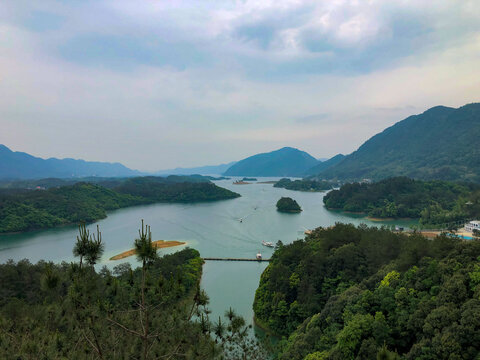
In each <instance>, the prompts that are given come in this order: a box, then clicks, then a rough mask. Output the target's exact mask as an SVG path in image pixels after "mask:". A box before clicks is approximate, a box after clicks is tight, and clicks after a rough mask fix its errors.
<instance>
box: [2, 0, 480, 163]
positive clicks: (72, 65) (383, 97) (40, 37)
mask: <svg viewBox="0 0 480 360" xmlns="http://www.w3.org/2000/svg"><path fill="white" fill-rule="evenodd" d="M479 54H480V10H479V9H478V6H476V4H475V1H469V0H465V1H462V2H458V1H442V2H439V3H436V4H435V6H432V4H431V2H427V1H421V0H420V1H408V0H402V1H389V2H385V1H379V0H378V1H377V0H370V1H354V0H351V1H347V0H328V1H327V0H324V1H313V0H312V1H297V0H295V1H294V0H291V1H283V0H282V1H267V0H262V1H250V0H248V1H239V2H207V1H196V2H188V1H187V2H177V1H159V2H151V1H140V2H135V3H132V2H130V1H82V2H68V1H53V0H44V1H41V2H34V3H32V2H29V1H22V0H18V1H12V2H3V3H0V127H1V129H2V130H3V131H1V132H0V143H5V144H6V145H8V146H10V147H12V148H14V149H17V150H24V151H29V152H32V153H34V154H37V155H42V156H45V157H49V156H57V157H62V156H69V157H83V158H86V159H91V160H104V161H121V162H123V163H125V164H126V165H128V166H130V167H133V168H141V169H152V170H154V169H159V168H171V167H177V166H195V165H203V164H205V163H215V162H218V163H222V162H229V161H231V160H236V159H239V158H242V157H244V156H248V155H251V154H252V153H255V152H258V151H269V150H272V149H274V148H275V147H281V146H287V145H288V146H297V147H300V148H302V149H305V150H307V151H309V152H311V153H312V155H314V156H316V157H328V156H331V155H335V154H336V153H338V152H343V153H349V152H351V151H353V150H355V148H356V147H357V146H358V145H360V144H361V143H362V142H363V141H364V140H366V138H368V137H369V136H371V135H373V134H375V133H376V132H378V131H381V130H383V128H385V127H387V126H389V125H391V124H392V123H394V122H395V121H398V120H401V119H403V118H405V117H407V116H408V115H411V114H412V113H419V112H422V111H424V110H425V109H427V108H428V107H431V106H434V105H438V104H444V105H447V106H460V105H463V104H464V103H468V102H473V101H478V100H479V99H478V94H479V93H480V92H479V91H480V84H479V83H478V81H476V79H478V78H479V76H480V69H479V67H478V63H479V60H480V59H479V57H480V55H479Z"/></svg>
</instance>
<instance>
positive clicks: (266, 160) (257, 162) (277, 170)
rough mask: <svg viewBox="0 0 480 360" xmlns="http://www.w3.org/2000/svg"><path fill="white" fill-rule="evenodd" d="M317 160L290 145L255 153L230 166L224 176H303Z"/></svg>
mask: <svg viewBox="0 0 480 360" xmlns="http://www.w3.org/2000/svg"><path fill="white" fill-rule="evenodd" d="M318 163H319V161H318V160H317V159H315V158H314V157H313V156H311V155H309V154H308V153H306V152H305V151H300V150H298V149H294V148H291V147H284V148H282V149H280V150H276V151H272V152H269V153H263V154H257V155H253V156H250V157H248V158H246V159H243V160H241V161H239V162H237V163H236V164H234V165H233V166H231V167H230V168H229V169H228V170H227V171H226V172H225V173H224V175H226V176H303V175H304V174H305V172H306V171H307V170H308V169H310V168H312V167H313V166H315V165H317V164H318Z"/></svg>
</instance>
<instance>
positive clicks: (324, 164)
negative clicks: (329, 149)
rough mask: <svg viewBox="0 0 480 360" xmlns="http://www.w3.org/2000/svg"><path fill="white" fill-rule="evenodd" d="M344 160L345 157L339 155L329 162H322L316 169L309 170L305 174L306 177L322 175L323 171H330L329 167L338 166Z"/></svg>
mask: <svg viewBox="0 0 480 360" xmlns="http://www.w3.org/2000/svg"><path fill="white" fill-rule="evenodd" d="M343 159H345V155H343V154H337V155H335V156H334V157H332V158H330V159H328V160H325V161H322V162H320V163H319V164H318V165H315V166H314V167H312V168H310V169H308V170H307V172H306V173H305V174H306V175H315V174H318V173H321V172H322V171H324V170H326V169H328V168H329V167H332V166H334V165H337V164H338V163H339V162H340V161H342V160H343Z"/></svg>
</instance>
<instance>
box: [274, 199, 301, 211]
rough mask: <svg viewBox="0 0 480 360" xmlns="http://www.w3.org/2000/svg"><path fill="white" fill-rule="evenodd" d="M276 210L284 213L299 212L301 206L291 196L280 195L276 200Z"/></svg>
mask: <svg viewBox="0 0 480 360" xmlns="http://www.w3.org/2000/svg"><path fill="white" fill-rule="evenodd" d="M277 211H280V212H286V213H299V212H301V211H302V208H301V207H300V205H298V203H297V202H296V201H295V200H293V199H292V198H289V197H282V198H280V200H278V201H277Z"/></svg>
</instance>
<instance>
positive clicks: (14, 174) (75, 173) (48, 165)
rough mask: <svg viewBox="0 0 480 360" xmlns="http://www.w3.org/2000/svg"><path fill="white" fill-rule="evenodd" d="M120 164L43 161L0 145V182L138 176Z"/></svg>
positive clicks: (57, 160) (70, 160) (51, 159)
mask: <svg viewBox="0 0 480 360" xmlns="http://www.w3.org/2000/svg"><path fill="white" fill-rule="evenodd" d="M138 175H140V172H139V171H136V170H131V169H129V168H127V167H125V166H124V165H122V164H119V163H106V162H95V161H85V160H75V159H56V158H50V159H42V158H39V157H35V156H32V155H30V154H27V153H24V152H18V151H12V150H10V149H9V148H8V147H6V146H5V145H1V144H0V178H3V179H39V178H47V177H57V178H69V177H85V176H101V177H127V176H138Z"/></svg>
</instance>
